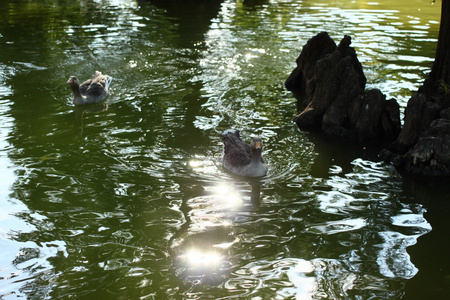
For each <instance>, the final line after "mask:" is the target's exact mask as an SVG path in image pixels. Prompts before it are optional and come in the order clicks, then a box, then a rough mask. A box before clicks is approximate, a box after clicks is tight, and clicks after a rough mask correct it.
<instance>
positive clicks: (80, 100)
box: [70, 84, 86, 105]
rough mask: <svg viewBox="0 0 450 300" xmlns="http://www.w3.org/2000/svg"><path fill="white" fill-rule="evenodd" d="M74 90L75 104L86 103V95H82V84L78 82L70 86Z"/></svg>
mask: <svg viewBox="0 0 450 300" xmlns="http://www.w3.org/2000/svg"><path fill="white" fill-rule="evenodd" d="M70 87H71V88H72V91H73V104H75V105H82V104H85V102H86V101H85V97H83V96H82V95H81V92H80V86H79V85H78V84H72V85H71V86H70Z"/></svg>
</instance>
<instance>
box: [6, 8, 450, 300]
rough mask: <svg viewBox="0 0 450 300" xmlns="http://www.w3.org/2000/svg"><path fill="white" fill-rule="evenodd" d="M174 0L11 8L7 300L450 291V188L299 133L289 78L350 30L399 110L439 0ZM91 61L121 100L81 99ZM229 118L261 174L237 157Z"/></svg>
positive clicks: (421, 72) (379, 295)
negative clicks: (263, 164)
mask: <svg viewBox="0 0 450 300" xmlns="http://www.w3.org/2000/svg"><path fill="white" fill-rule="evenodd" d="M169 2H170V1H166V2H164V1H154V2H153V3H152V2H151V1H150V2H144V1H142V2H139V3H137V2H136V1H131V0H103V1H100V0H99V1H94V0H91V1H89V0H80V1H74V0H43V1H25V0H23V1H18V0H16V1H14V0H6V1H2V2H0V128H1V130H0V176H1V180H0V204H1V205H0V254H1V255H0V298H2V299H15V298H22V299H23V298H29V299H69V298H73V299H140V298H142V299H227V298H242V299H401V298H405V299H427V298H428V299H443V298H446V297H447V298H448V297H449V296H450V291H449V283H450V272H449V258H448V253H449V251H448V250H449V238H448V236H449V235H448V227H449V226H448V221H447V218H448V216H449V211H450V209H449V204H448V198H449V195H450V190H449V188H448V184H446V183H435V184H433V185H430V184H421V183H417V182H415V181H412V180H410V179H406V178H402V177H401V176H400V175H399V174H398V173H397V172H396V171H395V170H394V169H393V168H392V167H391V166H388V165H385V164H383V163H381V162H380V161H379V160H378V158H377V156H376V153H377V151H376V149H373V150H372V149H366V148H364V147H362V146H356V145H348V144H345V143H341V142H336V141H329V140H327V139H324V138H321V137H318V136H314V135H312V134H309V133H306V132H301V131H299V130H298V129H297V128H296V126H295V125H294V124H293V123H292V121H291V120H292V118H293V116H294V115H295V113H296V112H295V108H296V105H295V100H294V99H293V97H292V95H291V93H289V92H287V91H286V90H285V89H284V87H283V82H284V80H285V79H286V78H287V77H288V75H289V74H290V72H291V71H292V69H293V68H294V67H295V59H296V58H297V56H298V55H299V53H300V51H301V48H302V46H303V45H304V44H305V43H306V41H307V40H308V39H309V38H311V37H312V36H314V35H315V34H317V33H319V32H320V31H328V32H329V33H330V36H332V37H333V38H334V39H335V40H336V41H339V40H340V39H341V38H342V37H343V35H344V34H349V35H351V36H352V45H353V46H354V47H355V49H356V51H357V53H358V58H359V60H360V61H361V63H362V64H363V68H364V71H365V74H366V76H367V81H368V88H371V87H376V88H379V89H381V90H382V92H383V93H385V94H386V95H387V96H388V97H394V98H396V99H397V100H398V101H399V103H400V104H401V106H402V108H404V107H405V106H406V102H407V100H408V98H409V96H410V95H411V94H412V93H413V92H414V91H415V90H417V88H418V87H419V85H420V84H421V82H422V81H423V78H424V76H425V75H426V74H427V73H428V72H429V70H430V67H431V64H432V62H433V56H434V49H435V46H436V42H437V34H438V28H439V15H440V5H441V2H440V1H436V3H435V4H430V1H400V0H397V1H384V0H383V1H378V2H376V3H375V2H367V1H353V2H347V1H325V0H320V1H296V0H283V1H281V0H280V1H275V0H267V1H265V0H260V1H258V0H254V1H243V0H225V1H217V0H216V1H185V2H183V5H181V6H180V7H177V6H171V5H168V4H167V3H169ZM202 2H203V3H202ZM161 3H165V5H164V4H161ZM95 70H100V71H102V72H103V73H105V74H108V75H110V76H112V77H113V78H114V79H113V82H112V85H111V89H112V90H111V96H110V97H109V99H108V100H107V101H106V103H103V104H98V105H91V106H86V107H74V106H73V105H72V103H71V97H72V96H71V91H70V88H69V87H68V86H67V85H66V83H65V82H66V81H67V79H68V78H69V76H70V75H76V76H78V77H79V78H80V79H81V80H85V79H87V78H89V77H90V76H91V75H92V74H93V73H94V71H95ZM229 128H235V129H240V130H241V135H242V136H243V138H244V139H245V140H250V139H251V137H252V136H253V135H260V136H261V137H262V138H263V140H264V150H263V154H264V156H265V158H266V160H267V161H268V164H269V166H270V170H269V173H268V175H267V176H266V177H264V178H262V179H257V180H247V179H245V178H239V177H235V176H233V175H231V174H229V173H227V172H226V171H225V170H224V169H223V167H222V166H221V163H220V156H221V152H222V144H221V140H220V138H219V134H220V132H222V131H224V130H225V129H229ZM446 200H447V201H446Z"/></svg>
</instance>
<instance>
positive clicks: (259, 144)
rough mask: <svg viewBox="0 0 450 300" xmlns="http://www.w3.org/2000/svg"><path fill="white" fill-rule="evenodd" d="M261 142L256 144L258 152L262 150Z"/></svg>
mask: <svg viewBox="0 0 450 300" xmlns="http://www.w3.org/2000/svg"><path fill="white" fill-rule="evenodd" d="M261 148H262V147H261V142H255V149H256V150H261Z"/></svg>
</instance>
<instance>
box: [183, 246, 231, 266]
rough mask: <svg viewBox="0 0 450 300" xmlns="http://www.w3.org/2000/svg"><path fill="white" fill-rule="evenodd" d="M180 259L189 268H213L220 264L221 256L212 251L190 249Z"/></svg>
mask: <svg viewBox="0 0 450 300" xmlns="http://www.w3.org/2000/svg"><path fill="white" fill-rule="evenodd" d="M182 258H183V259H184V260H185V261H186V263H187V264H189V265H190V266H195V267H209V268H213V267H216V266H217V265H219V264H220V262H221V261H222V259H223V258H222V255H220V254H219V253H216V252H213V251H201V250H199V249H191V250H189V251H188V252H186V254H184V255H182Z"/></svg>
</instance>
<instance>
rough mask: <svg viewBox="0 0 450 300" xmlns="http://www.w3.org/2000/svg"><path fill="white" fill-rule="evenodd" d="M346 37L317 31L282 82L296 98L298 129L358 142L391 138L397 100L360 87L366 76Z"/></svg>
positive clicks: (396, 120) (394, 130)
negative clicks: (332, 36) (338, 38)
mask: <svg viewBox="0 0 450 300" xmlns="http://www.w3.org/2000/svg"><path fill="white" fill-rule="evenodd" d="M350 43H351V39H350V36H347V35H346V36H344V38H343V39H342V41H341V42H340V44H339V45H338V46H336V44H335V43H334V41H333V40H332V39H331V38H330V37H329V35H328V33H326V32H322V33H319V34H318V35H316V36H315V37H313V38H311V39H310V40H309V41H308V42H307V44H306V45H305V46H304V48H303V51H302V52H301V54H300V56H299V57H298V59H297V61H296V62H297V67H296V68H295V69H294V70H293V71H292V73H291V75H290V76H289V78H288V79H287V80H286V82H285V86H286V88H287V89H288V90H290V91H292V92H293V94H294V96H295V97H296V98H297V109H298V111H299V114H298V116H297V117H296V118H295V122H296V123H297V125H298V126H299V128H300V129H305V130H311V129H320V130H321V131H322V132H324V133H325V134H327V135H329V136H332V137H336V138H342V139H348V140H355V141H359V142H363V143H370V142H379V141H380V140H383V141H386V142H391V141H393V140H394V139H395V138H397V136H398V134H399V132H400V129H401V127H400V113H399V105H398V103H397V101H396V100H394V99H391V100H389V101H386V99H385V98H386V97H385V96H384V95H383V94H382V93H381V92H380V91H379V90H377V89H373V90H369V91H367V92H365V90H364V89H365V85H366V77H365V76H364V72H363V69H362V66H361V64H360V62H359V61H358V58H357V56H356V53H355V50H354V49H353V48H352V47H350Z"/></svg>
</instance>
